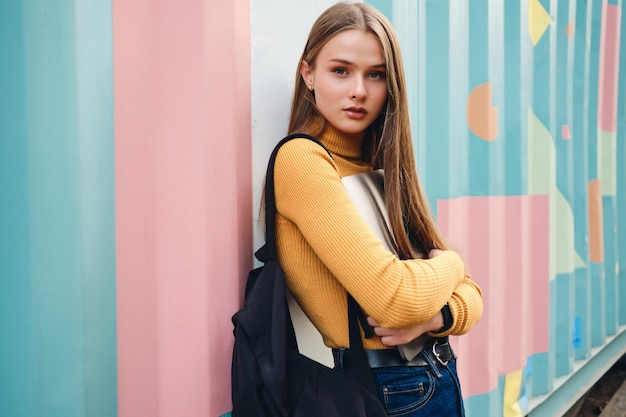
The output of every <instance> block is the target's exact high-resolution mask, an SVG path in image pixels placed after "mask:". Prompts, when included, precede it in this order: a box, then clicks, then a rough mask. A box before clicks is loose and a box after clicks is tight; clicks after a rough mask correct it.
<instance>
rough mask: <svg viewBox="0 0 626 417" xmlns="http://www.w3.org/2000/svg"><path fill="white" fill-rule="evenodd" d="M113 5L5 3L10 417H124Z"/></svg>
mask: <svg viewBox="0 0 626 417" xmlns="http://www.w3.org/2000/svg"><path fill="white" fill-rule="evenodd" d="M111 33H112V32H111V3H110V2H109V1H96V2H81V1H70V0H64V1H55V2H47V1H39V0H27V1H3V2H0V52H1V56H2V59H3V62H2V65H0V86H1V87H0V90H1V91H2V94H0V137H1V138H2V139H1V140H0V184H1V188H0V199H1V200H0V334H1V335H2V342H1V343H0V404H1V406H0V415H2V416H11V417H37V416H46V417H55V416H58V417H67V416H87V415H90V416H115V415H116V414H117V381H116V379H117V371H116V369H117V364H116V353H115V352H116V335H115V233H114V230H115V226H114V198H113V196H114V192H113V191H114V190H113V184H114V183H113V180H114V177H113V168H114V164H113V62H112V35H111Z"/></svg>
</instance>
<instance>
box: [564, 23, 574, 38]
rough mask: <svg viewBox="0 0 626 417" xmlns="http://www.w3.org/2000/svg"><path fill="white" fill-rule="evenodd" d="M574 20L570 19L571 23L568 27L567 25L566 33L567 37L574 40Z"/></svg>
mask: <svg viewBox="0 0 626 417" xmlns="http://www.w3.org/2000/svg"><path fill="white" fill-rule="evenodd" d="M574 28H575V26H574V21H573V20H572V21H570V22H569V25H567V27H565V33H566V34H567V37H568V38H569V39H570V40H572V37H573V36H574Z"/></svg>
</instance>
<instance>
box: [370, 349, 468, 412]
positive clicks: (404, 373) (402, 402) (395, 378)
mask: <svg viewBox="0 0 626 417" xmlns="http://www.w3.org/2000/svg"><path fill="white" fill-rule="evenodd" d="M420 355H424V357H425V358H426V360H427V362H428V363H429V365H426V366H413V367H408V366H407V367H404V366H403V367H399V366H398V367H389V368H372V374H373V375H374V381H375V382H376V389H377V391H378V398H379V399H380V401H381V402H382V403H383V405H384V406H385V410H386V411H387V415H388V416H389V417H393V416H403V417H423V416H430V417H433V416H437V417H463V416H465V411H464V408H463V397H462V396H461V385H460V384H459V377H458V375H457V372H456V359H452V360H450V361H449V362H448V364H447V365H445V366H444V365H442V364H441V363H439V362H438V361H437V360H436V359H435V358H434V357H433V356H432V355H429V354H426V353H425V352H422V353H420Z"/></svg>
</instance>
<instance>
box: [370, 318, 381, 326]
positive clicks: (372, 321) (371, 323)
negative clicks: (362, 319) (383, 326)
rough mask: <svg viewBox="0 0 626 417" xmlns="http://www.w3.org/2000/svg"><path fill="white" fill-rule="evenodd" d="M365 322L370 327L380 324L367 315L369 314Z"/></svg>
mask: <svg viewBox="0 0 626 417" xmlns="http://www.w3.org/2000/svg"><path fill="white" fill-rule="evenodd" d="M367 323H368V324H369V325H370V326H372V327H377V326H380V324H378V322H377V321H376V320H374V318H373V317H369V316H368V317H367Z"/></svg>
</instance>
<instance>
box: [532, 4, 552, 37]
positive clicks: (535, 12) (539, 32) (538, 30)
mask: <svg viewBox="0 0 626 417" xmlns="http://www.w3.org/2000/svg"><path fill="white" fill-rule="evenodd" d="M550 23H551V19H550V15H549V14H548V12H547V11H546V9H544V8H543V6H542V5H541V3H539V0H528V33H529V34H530V39H531V40H532V42H533V45H534V46H537V44H538V43H539V40H540V39H541V37H542V36H543V34H544V33H545V32H546V30H547V29H548V26H550Z"/></svg>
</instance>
